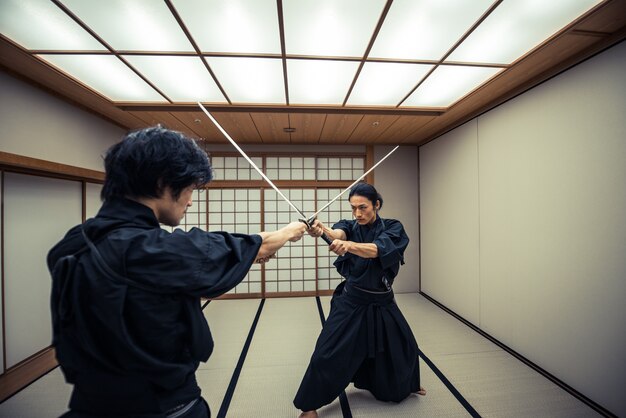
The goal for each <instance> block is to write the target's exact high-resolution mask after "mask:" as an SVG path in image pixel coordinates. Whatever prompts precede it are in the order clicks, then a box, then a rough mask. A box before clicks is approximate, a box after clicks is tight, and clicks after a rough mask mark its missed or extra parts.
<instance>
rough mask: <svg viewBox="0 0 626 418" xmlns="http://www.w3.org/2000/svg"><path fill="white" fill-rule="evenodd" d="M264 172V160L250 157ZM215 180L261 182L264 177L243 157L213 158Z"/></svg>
mask: <svg viewBox="0 0 626 418" xmlns="http://www.w3.org/2000/svg"><path fill="white" fill-rule="evenodd" d="M250 159H251V160H252V161H253V162H254V163H255V164H256V165H257V167H259V168H260V169H261V170H263V158H261V157H250ZM211 166H212V167H213V180H261V179H262V177H261V175H260V174H259V173H257V171H256V170H255V169H254V168H253V167H252V166H251V165H250V163H249V162H248V161H246V159H245V158H243V157H223V156H215V157H211Z"/></svg>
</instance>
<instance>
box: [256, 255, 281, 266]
mask: <svg viewBox="0 0 626 418" xmlns="http://www.w3.org/2000/svg"><path fill="white" fill-rule="evenodd" d="M272 258H276V254H270V255H267V256H265V257H259V258H257V259H256V260H254V262H255V263H257V264H265V263H267V262H268V261H270V260H271V259H272Z"/></svg>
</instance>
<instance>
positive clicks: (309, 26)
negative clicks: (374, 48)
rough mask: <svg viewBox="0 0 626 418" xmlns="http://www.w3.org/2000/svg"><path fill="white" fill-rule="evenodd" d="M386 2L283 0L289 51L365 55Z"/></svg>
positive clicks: (351, 55) (288, 52)
mask: <svg viewBox="0 0 626 418" xmlns="http://www.w3.org/2000/svg"><path fill="white" fill-rule="evenodd" d="M384 5H385V1H383V0H369V1H367V2H364V1H363V0H344V1H336V0H284V1H283V11H284V19H285V48H286V51H287V54H296V55H319V56H325V57H360V56H362V55H363V54H364V53H365V49H366V48H367V44H368V43H369V41H370V38H371V37H372V35H373V33H374V29H375V28H376V24H377V23H378V19H379V17H380V14H381V12H382V10H383V7H384Z"/></svg>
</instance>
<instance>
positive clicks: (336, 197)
mask: <svg viewBox="0 0 626 418" xmlns="http://www.w3.org/2000/svg"><path fill="white" fill-rule="evenodd" d="M398 148H400V145H396V147H395V148H394V149H392V150H391V151H389V153H387V155H385V156H384V157H383V158H381V159H380V161H378V162H377V163H376V164H374V166H373V167H372V168H370V169H369V170H367V171H366V172H365V173H363V174H361V177H359V178H358V179H356V180H354V183H352V184H351V185H349V186H348V187H347V188H346V189H345V190H344V191H342V192H341V193H339V194H338V195H337V196H335V197H334V198H333V199H332V200H331V201H329V202H328V203H326V204H325V205H324V206H322V208H321V209H320V210H318V211H317V212H315V213H314V214H313V215H312V216H311V217H310V218H308V219H307V222H312V221H314V220H315V218H316V217H317V215H318V214H319V213H320V212H322V211H323V210H324V209H326V208H327V207H329V206H330V205H331V204H332V203H333V202H334V201H335V200H337V199H339V198H340V197H341V196H343V194H344V193H345V192H347V191H348V190H350V189H351V188H352V186H354V185H355V184H357V183H358V182H360V181H361V180H362V179H363V178H364V177H365V176H367V175H368V174H369V173H371V172H372V171H374V169H375V168H376V167H378V165H379V164H380V163H382V162H383V161H385V160H386V159H387V157H389V156H390V155H391V154H393V152H394V151H395V150H397V149H398Z"/></svg>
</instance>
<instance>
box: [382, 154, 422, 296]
mask: <svg viewBox="0 0 626 418" xmlns="http://www.w3.org/2000/svg"><path fill="white" fill-rule="evenodd" d="M392 149H393V147H374V161H375V162H378V161H380V159H381V158H383V157H384V156H385V155H387V153H389V151H391V150H392ZM417 178H418V177H417V147H415V146H401V147H400V148H398V149H397V150H396V151H395V152H394V153H393V154H391V155H390V156H389V157H388V158H387V159H386V160H385V161H384V162H382V163H381V164H380V165H379V166H378V167H376V169H375V170H374V186H375V187H376V190H378V192H379V193H380V194H381V195H382V197H383V202H384V203H383V208H382V210H381V211H380V216H381V217H383V218H392V219H397V220H399V221H400V222H402V225H403V226H404V229H405V231H406V233H407V235H408V236H409V240H410V241H409V246H408V248H407V250H406V252H405V254H404V261H405V264H404V266H402V267H401V268H400V273H398V277H396V279H395V281H394V284H393V288H394V292H396V293H406V292H417V291H419V275H420V272H419V266H420V256H419V246H420V243H419V241H420V240H419V232H420V231H419V210H418V208H419V204H418V195H417Z"/></svg>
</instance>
